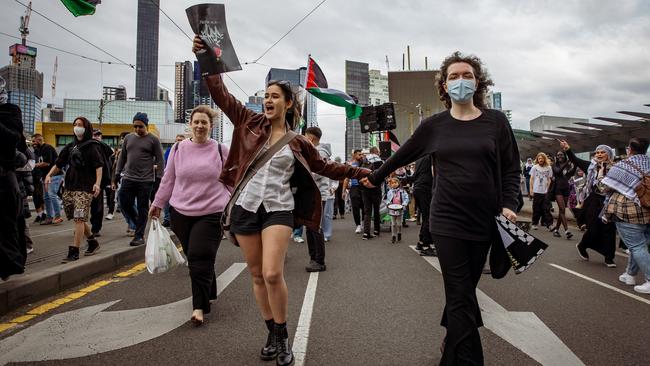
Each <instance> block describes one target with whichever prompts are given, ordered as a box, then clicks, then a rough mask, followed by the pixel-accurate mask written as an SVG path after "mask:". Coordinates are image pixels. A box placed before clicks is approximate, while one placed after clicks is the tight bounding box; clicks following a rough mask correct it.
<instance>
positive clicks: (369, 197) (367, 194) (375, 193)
mask: <svg viewBox="0 0 650 366" xmlns="http://www.w3.org/2000/svg"><path fill="white" fill-rule="evenodd" d="M361 192H362V193H363V232H364V233H366V234H370V220H371V218H372V221H373V223H374V226H375V231H377V232H379V229H381V217H380V216H379V205H380V204H381V188H379V187H377V188H363V190H362V191H361Z"/></svg>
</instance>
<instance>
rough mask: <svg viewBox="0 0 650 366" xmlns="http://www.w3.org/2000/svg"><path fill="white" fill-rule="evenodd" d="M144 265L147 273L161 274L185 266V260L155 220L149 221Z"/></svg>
mask: <svg viewBox="0 0 650 366" xmlns="http://www.w3.org/2000/svg"><path fill="white" fill-rule="evenodd" d="M144 258H145V263H146V265H147V270H148V271H149V273H152V274H153V273H161V272H166V271H169V270H170V269H172V268H174V267H176V266H178V265H181V264H185V258H184V257H183V255H182V254H181V253H180V252H179V251H178V248H176V245H175V244H174V242H173V241H172V239H171V237H170V236H169V232H168V231H167V229H165V228H164V227H163V226H162V225H161V224H160V221H159V220H158V219H157V218H153V219H152V220H151V226H150V227H149V236H148V237H147V247H146V248H145V251H144Z"/></svg>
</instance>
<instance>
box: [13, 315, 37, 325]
mask: <svg viewBox="0 0 650 366" xmlns="http://www.w3.org/2000/svg"><path fill="white" fill-rule="evenodd" d="M34 318H36V315H23V316H19V317H17V318H14V319H11V320H10V322H11V323H16V324H20V323H24V322H26V321H28V320H32V319H34Z"/></svg>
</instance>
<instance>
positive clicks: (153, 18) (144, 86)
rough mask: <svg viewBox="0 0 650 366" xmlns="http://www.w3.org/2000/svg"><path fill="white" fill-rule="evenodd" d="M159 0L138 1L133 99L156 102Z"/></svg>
mask: <svg viewBox="0 0 650 366" xmlns="http://www.w3.org/2000/svg"><path fill="white" fill-rule="evenodd" d="M159 7H160V0H138V27H137V44H136V54H137V55H136V72H135V97H136V99H137V100H157V89H156V88H157V87H158V24H159V20H160V16H159V15H160V14H159Z"/></svg>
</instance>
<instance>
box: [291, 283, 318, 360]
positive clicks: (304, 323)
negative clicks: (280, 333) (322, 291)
mask: <svg viewBox="0 0 650 366" xmlns="http://www.w3.org/2000/svg"><path fill="white" fill-rule="evenodd" d="M317 286H318V272H312V273H311V274H310V275H309V282H308V283H307V290H305V299H304V300H303V302H302V310H300V318H299V319H298V326H297V327H296V335H295V336H294V337H293V347H292V348H293V356H294V357H295V359H296V361H295V366H303V365H304V364H305V356H306V355H307V341H308V340H309V328H310V326H311V314H312V312H313V310H314V300H315V299H316V287H317Z"/></svg>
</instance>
